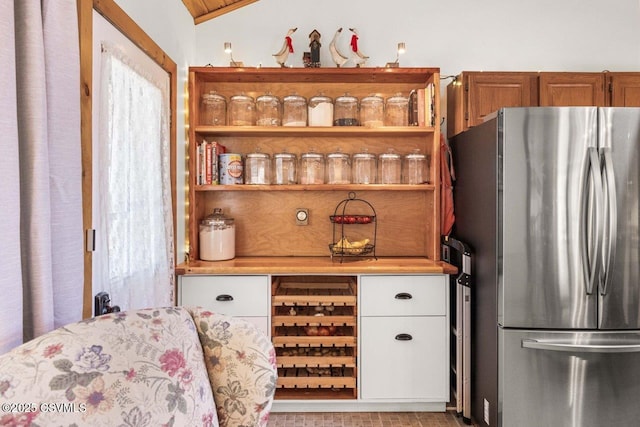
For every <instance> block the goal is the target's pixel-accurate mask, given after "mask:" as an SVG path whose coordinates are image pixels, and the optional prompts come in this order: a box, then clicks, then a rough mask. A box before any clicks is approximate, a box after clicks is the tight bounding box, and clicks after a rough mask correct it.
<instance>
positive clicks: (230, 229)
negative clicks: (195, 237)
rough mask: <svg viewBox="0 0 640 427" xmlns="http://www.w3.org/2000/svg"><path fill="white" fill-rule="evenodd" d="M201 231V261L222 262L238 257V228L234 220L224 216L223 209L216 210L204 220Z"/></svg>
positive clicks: (201, 223)
mask: <svg viewBox="0 0 640 427" xmlns="http://www.w3.org/2000/svg"><path fill="white" fill-rule="evenodd" d="M199 231H200V233H199V238H200V246H199V247H200V259H202V260H204V261H222V260H225V259H232V258H234V257H235V256H236V226H235V223H234V220H233V218H228V217H226V216H224V214H223V213H222V209H220V208H215V209H214V210H213V213H212V214H211V215H209V216H207V217H206V218H204V219H203V220H202V221H201V222H200V227H199Z"/></svg>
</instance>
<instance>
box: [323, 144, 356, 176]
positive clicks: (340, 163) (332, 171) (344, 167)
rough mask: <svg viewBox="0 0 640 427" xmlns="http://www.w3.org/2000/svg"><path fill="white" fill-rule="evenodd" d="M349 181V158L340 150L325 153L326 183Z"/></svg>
mask: <svg viewBox="0 0 640 427" xmlns="http://www.w3.org/2000/svg"><path fill="white" fill-rule="evenodd" d="M350 183H351V159H350V157H349V155H348V154H347V153H343V152H341V151H340V150H338V151H336V152H335V153H329V154H327V184H350Z"/></svg>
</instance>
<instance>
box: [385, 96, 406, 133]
mask: <svg viewBox="0 0 640 427" xmlns="http://www.w3.org/2000/svg"><path fill="white" fill-rule="evenodd" d="M384 125H385V126H409V98H407V97H406V96H402V94H400V93H398V94H396V95H394V96H392V97H390V98H387V101H386V103H385V108H384Z"/></svg>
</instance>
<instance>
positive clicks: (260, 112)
mask: <svg viewBox="0 0 640 427" xmlns="http://www.w3.org/2000/svg"><path fill="white" fill-rule="evenodd" d="M281 114H282V113H281V112H280V100H279V99H278V97H277V96H274V95H271V94H266V95H261V96H259V97H257V98H256V125H258V126H280V116H281Z"/></svg>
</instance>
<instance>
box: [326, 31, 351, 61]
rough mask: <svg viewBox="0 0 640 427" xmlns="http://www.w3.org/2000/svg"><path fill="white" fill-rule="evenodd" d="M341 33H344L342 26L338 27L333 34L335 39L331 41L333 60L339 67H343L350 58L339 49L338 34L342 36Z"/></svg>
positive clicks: (330, 50)
mask: <svg viewBox="0 0 640 427" xmlns="http://www.w3.org/2000/svg"><path fill="white" fill-rule="evenodd" d="M340 33H342V27H340V28H338V30H337V31H336V33H335V34H334V35H333V39H331V43H330V44H329V52H330V53H331V59H333V62H335V63H336V66H337V67H338V68H340V67H342V66H343V65H344V64H345V63H346V62H347V61H348V60H349V58H348V57H346V56H344V55H343V54H341V53H340V51H338V47H337V46H336V43H338V36H340Z"/></svg>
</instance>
